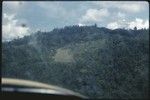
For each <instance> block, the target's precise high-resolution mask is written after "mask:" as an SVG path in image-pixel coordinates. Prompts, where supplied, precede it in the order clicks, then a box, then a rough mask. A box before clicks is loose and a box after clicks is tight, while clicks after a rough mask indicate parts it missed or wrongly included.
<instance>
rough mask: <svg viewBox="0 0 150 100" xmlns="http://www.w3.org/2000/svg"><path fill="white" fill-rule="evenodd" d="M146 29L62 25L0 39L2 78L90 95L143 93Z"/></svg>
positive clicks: (145, 85) (139, 95) (135, 95)
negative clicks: (59, 87)
mask: <svg viewBox="0 0 150 100" xmlns="http://www.w3.org/2000/svg"><path fill="white" fill-rule="evenodd" d="M148 55H149V29H141V30H126V29H115V30H111V29H107V28H104V27H102V28H99V27H97V26H95V25H94V26H66V27H64V28H61V29H53V30H52V31H51V32H40V31H38V32H37V33H35V34H32V35H30V36H25V37H23V38H20V39H14V40H12V41H10V42H3V43H2V77H13V78H22V79H29V80H35V81H40V82H45V83H49V84H54V85H58V86H61V87H64V88H68V89H71V90H73V91H76V92H79V93H81V94H84V95H86V96H89V97H91V98H133V99H135V98H147V97H148V67H149V57H148Z"/></svg>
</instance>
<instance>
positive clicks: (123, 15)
mask: <svg viewBox="0 0 150 100" xmlns="http://www.w3.org/2000/svg"><path fill="white" fill-rule="evenodd" d="M117 16H118V18H125V17H126V15H125V14H124V13H122V12H118V14H117Z"/></svg>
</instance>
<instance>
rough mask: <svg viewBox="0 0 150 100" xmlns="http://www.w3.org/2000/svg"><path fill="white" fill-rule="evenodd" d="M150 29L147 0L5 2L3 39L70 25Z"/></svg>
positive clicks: (3, 7)
mask: <svg viewBox="0 0 150 100" xmlns="http://www.w3.org/2000/svg"><path fill="white" fill-rule="evenodd" d="M95 23H96V24H97V26H98V27H107V28H109V29H116V28H125V29H133V28H134V27H135V26H136V27H137V29H141V28H146V29H147V28H149V4H148V2H146V1H70V2H69V1H3V4H2V41H10V40H12V39H15V38H22V37H24V36H25V35H30V34H33V33H34V32H36V31H51V30H52V29H54V28H63V27H64V26H70V25H79V26H84V25H94V24H95Z"/></svg>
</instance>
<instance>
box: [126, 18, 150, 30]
mask: <svg viewBox="0 0 150 100" xmlns="http://www.w3.org/2000/svg"><path fill="white" fill-rule="evenodd" d="M134 27H137V29H142V28H146V29H147V28H149V21H148V20H145V21H144V20H143V19H140V18H136V19H135V21H131V22H129V26H128V28H131V29H133V28H134Z"/></svg>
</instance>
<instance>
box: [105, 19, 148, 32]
mask: <svg viewBox="0 0 150 100" xmlns="http://www.w3.org/2000/svg"><path fill="white" fill-rule="evenodd" d="M134 27H137V29H142V28H146V29H147V28H149V22H148V20H145V21H144V20H143V19H140V18H136V19H135V20H134V21H127V20H125V19H123V20H118V21H116V22H111V23H108V25H107V28H110V29H117V28H125V29H134Z"/></svg>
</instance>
